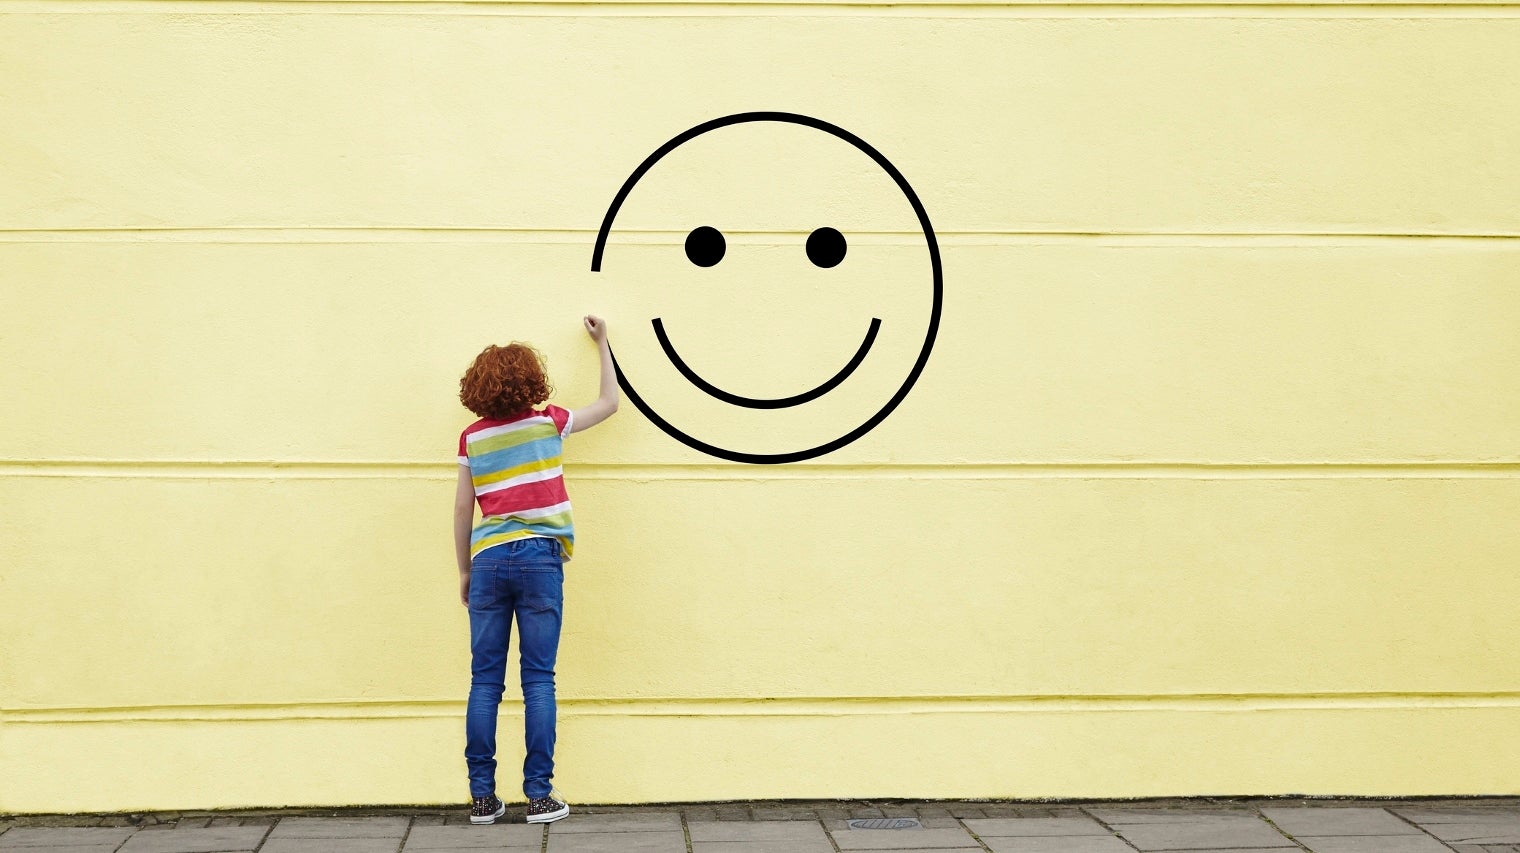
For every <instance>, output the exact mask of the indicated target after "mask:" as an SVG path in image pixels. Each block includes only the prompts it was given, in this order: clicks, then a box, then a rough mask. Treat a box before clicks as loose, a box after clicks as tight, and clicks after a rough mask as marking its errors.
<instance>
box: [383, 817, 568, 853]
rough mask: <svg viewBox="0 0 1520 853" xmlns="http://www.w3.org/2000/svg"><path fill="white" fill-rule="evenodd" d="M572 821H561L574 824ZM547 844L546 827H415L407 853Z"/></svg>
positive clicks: (511, 824) (502, 825)
mask: <svg viewBox="0 0 1520 853" xmlns="http://www.w3.org/2000/svg"><path fill="white" fill-rule="evenodd" d="M575 819H576V818H575V817H574V816H573V815H572V816H571V817H568V818H565V820H563V821H560V823H564V822H566V821H570V820H575ZM543 843H544V827H543V825H542V824H536V823H492V824H487V825H485V826H413V827H412V834H411V835H408V836H407V837H406V847H405V848H403V849H404V850H405V851H406V853H412V851H419V850H427V851H434V850H441V849H444V848H474V849H479V848H481V847H497V848H501V847H522V848H529V849H533V850H538V849H539V848H541V847H542V846H543Z"/></svg>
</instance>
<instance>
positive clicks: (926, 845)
mask: <svg viewBox="0 0 1520 853" xmlns="http://www.w3.org/2000/svg"><path fill="white" fill-rule="evenodd" d="M834 843H835V844H837V845H839V849H840V850H920V849H922V850H931V849H933V850H943V849H945V848H948V847H975V846H977V844H976V839H974V838H972V837H971V835H970V834H969V833H967V832H966V831H965V830H964V829H847V830H845V831H843V832H836V833H834Z"/></svg>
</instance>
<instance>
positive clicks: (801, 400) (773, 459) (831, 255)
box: [591, 112, 944, 464]
mask: <svg viewBox="0 0 1520 853" xmlns="http://www.w3.org/2000/svg"><path fill="white" fill-rule="evenodd" d="M735 126H749V127H765V126H769V127H772V128H775V127H787V126H790V127H800V128H807V129H810V130H811V131H819V132H822V133H824V134H828V136H829V137H832V138H833V139H836V140H842V141H843V142H845V143H848V145H849V146H851V147H852V149H853V151H849V152H847V153H848V155H849V156H850V157H852V158H855V157H858V156H859V154H864V155H865V156H866V157H868V158H870V161H871V162H872V163H874V168H872V167H866V169H865V171H867V172H871V173H874V174H876V175H877V176H878V178H879V176H880V172H885V173H886V175H887V176H888V177H890V178H891V180H892V183H893V184H894V185H895V192H894V191H893V190H892V189H891V188H888V189H887V190H886V192H887V193H888V194H889V195H890V198H889V197H888V196H882V195H877V196H871V198H876V199H880V200H881V201H880V202H879V206H882V207H889V206H894V205H895V206H897V207H901V202H902V201H904V200H905V201H906V202H907V204H908V205H909V206H910V208H911V215H908V213H907V211H904V212H903V213H904V216H903V217H902V220H903V221H904V222H905V223H913V224H915V225H916V227H915V228H912V230H913V231H914V232H921V235H922V239H923V243H922V244H917V243H916V240H915V245H922V246H924V247H926V248H927V261H928V264H927V270H925V269H924V268H923V256H922V252H921V250H914V257H915V259H914V260H913V261H912V262H911V263H908V264H901V263H897V264H889V265H885V266H884V265H883V263H881V262H878V265H877V267H876V268H875V269H876V270H877V271H876V272H873V273H872V275H873V278H872V279H871V280H872V281H873V282H874V281H876V280H877V279H880V278H886V277H894V278H900V277H903V276H904V275H906V276H907V277H908V278H909V279H911V280H914V281H917V282H918V283H919V284H918V285H916V287H919V288H922V287H924V286H927V288H928V289H929V291H930V293H929V303H928V306H927V307H928V321H927V325H926V326H919V325H918V324H917V323H912V324H909V323H902V322H895V323H894V322H890V321H883V319H882V318H881V317H878V316H869V317H868V318H865V317H862V319H868V322H864V323H863V324H862V326H861V327H859V328H862V331H861V332H860V334H861V335H862V337H861V339H860V341H859V343H858V344H855V345H854V346H855V349H854V353H853V355H851V356H850V357H849V358H848V359H847V360H846V361H844V363H843V364H840V365H839V366H838V367H834V366H832V365H830V366H828V367H826V368H825V369H824V370H823V371H820V375H827V378H826V379H824V380H823V381H821V382H818V383H817V384H815V385H813V387H811V388H808V389H807V390H803V391H799V392H796V393H790V394H785V395H781V396H760V395H745V394H740V393H736V392H734V391H732V390H728V389H726V388H724V387H722V383H719V382H714V381H711V380H710V379H709V378H706V377H704V376H703V373H702V371H700V370H698V369H696V368H694V367H693V366H692V365H691V364H690V363H688V361H687V360H686V359H685V358H683V357H682V355H681V354H680V347H679V346H678V343H677V340H674V339H673V336H672V334H671V333H670V332H669V331H667V329H666V327H665V323H664V321H663V319H662V317H660V316H655V317H652V318H650V326H651V330H652V333H653V338H654V341H655V342H657V343H658V345H659V349H660V350H661V351H662V352H663V354H664V357H665V358H666V359H668V361H669V363H670V365H671V366H673V367H674V369H675V370H676V371H677V372H678V373H679V375H680V377H682V378H684V380H685V381H686V382H687V383H689V385H690V386H692V387H694V388H696V389H698V390H700V391H702V392H703V393H705V394H706V395H707V396H708V397H711V398H713V399H714V400H717V401H719V402H721V403H722V404H725V405H726V406H727V407H732V409H733V410H734V411H736V412H743V411H757V412H758V411H775V410H782V409H791V408H793V407H800V406H804V404H809V403H814V401H819V400H820V399H824V400H827V399H829V398H831V397H839V396H840V395H841V393H843V391H842V389H841V386H844V389H848V385H849V380H850V379H851V378H852V376H853V377H856V378H857V379H859V378H860V377H861V376H862V375H863V374H867V373H870V372H871V371H870V370H866V371H862V373H861V374H857V370H858V369H860V368H861V366H862V365H863V364H865V365H869V364H870V363H871V361H872V360H873V357H874V358H875V359H876V360H877V361H882V362H883V363H884V366H883V367H881V368H880V369H878V370H877V371H876V374H875V375H874V376H872V377H869V378H867V379H865V380H861V381H862V382H864V383H866V384H867V385H868V386H869V387H863V388H862V389H860V391H859V393H856V394H855V395H854V397H853V398H852V400H853V403H852V405H854V406H855V408H856V409H859V411H858V412H857V414H856V415H855V416H854V417H856V418H858V417H859V416H860V414H863V413H868V414H866V416H865V418H864V420H863V421H858V422H854V425H853V426H850V427H848V428H843V427H837V426H836V427H834V430H835V432H836V433H839V434H836V435H835V437H833V438H830V439H828V440H825V441H822V442H821V443H817V444H814V446H811V447H805V448H801V449H788V450H784V451H782V452H771V453H757V452H748V451H743V450H738V449H734V448H733V447H727V446H720V445H719V444H715V443H712V442H710V441H705V440H703V439H700V438H697V437H695V436H694V435H692V434H690V432H689V430H690V429H692V428H691V427H688V428H687V429H682V428H680V427H677V426H676V425H675V424H673V423H672V422H671V420H670V419H669V418H667V417H664V416H662V415H661V414H660V412H658V411H656V409H655V407H654V406H653V405H651V403H650V402H649V401H648V400H646V398H645V395H642V394H640V393H639V390H638V389H637V388H636V387H635V386H634V384H633V382H632V381H631V380H630V378H629V375H628V373H627V372H625V370H624V366H623V364H622V363H621V362H619V360H618V358H617V355H616V353H614V354H613V359H612V362H613V369H614V370H615V371H616V374H617V380H618V385H619V386H620V387H621V388H622V389H623V392H624V393H625V394H627V395H628V399H629V400H631V401H632V402H633V404H634V406H636V407H637V408H638V409H639V411H641V412H643V414H644V416H645V417H646V418H648V419H649V420H650V421H651V422H652V423H654V424H655V425H656V426H658V427H659V428H660V429H661V430H662V431H664V432H665V433H666V434H667V435H669V436H670V437H672V438H674V439H676V440H677V441H679V442H681V443H682V444H685V445H686V446H688V447H690V448H692V449H694V450H698V451H700V452H702V453H706V454H708V455H711V456H715V457H718V458H720V459H727V460H730V461H734V462H745V463H751V464H780V463H787V462H799V461H802V460H806V459H812V458H815V457H818V456H822V455H824V454H826V453H830V452H832V451H834V450H837V449H839V448H841V447H844V446H845V445H847V444H850V443H851V442H853V441H855V440H856V439H858V438H860V437H861V436H863V435H865V434H866V433H867V432H870V431H871V430H872V429H874V428H875V427H876V426H877V425H878V424H880V423H881V422H882V421H884V420H885V419H886V418H887V416H888V415H890V414H891V413H892V411H893V410H894V409H896V408H897V407H898V405H899V404H901V403H902V402H903V400H904V399H905V398H906V397H907V396H908V392H909V391H910V390H912V388H913V384H914V383H915V382H916V381H917V380H918V377H919V374H920V373H922V372H923V369H924V366H925V364H927V363H928V360H929V353H930V351H931V350H932V349H933V347H934V339H935V336H936V334H937V332H938V330H939V320H940V310H941V304H942V301H943V287H944V285H943V272H942V269H941V262H940V253H939V244H938V242H937V241H936V240H935V236H934V229H933V227H932V226H931V225H930V223H929V216H928V214H927V213H926V212H925V210H924V206H923V203H922V202H921V201H920V200H919V198H918V194H917V193H915V192H914V191H913V188H912V187H911V186H909V184H908V181H907V179H906V178H904V177H903V175H902V173H901V172H899V171H898V170H897V168H896V167H895V166H893V165H892V163H891V162H890V161H888V160H887V158H886V157H885V156H883V155H882V154H881V152H879V151H877V150H876V149H875V148H873V147H872V146H871V145H869V144H868V143H866V142H865V141H864V140H862V139H861V138H860V137H858V136H856V135H854V134H853V133H850V132H849V131H847V130H845V129H843V128H841V127H838V126H836V125H834V124H830V123H829V122H826V121H823V120H821V119H817V118H813V117H811V116H807V115H801V114H797V113H786V112H746V113H736V114H734V115H728V116H724V117H722V118H717V119H713V120H711V121H707V122H704V123H702V124H699V125H697V126H695V127H692V128H690V129H688V130H685V131H683V132H681V133H680V134H677V135H676V136H675V137H674V138H672V139H671V140H670V141H668V142H666V143H665V144H664V145H661V146H660V147H659V149H657V150H656V151H655V152H654V153H653V154H651V155H649V157H647V158H646V159H645V160H644V162H642V163H640V164H639V166H638V168H636V169H634V170H633V173H632V174H630V175H629V176H628V178H627V180H625V181H624V182H623V185H622V187H621V188H620V189H619V190H618V192H617V195H616V196H614V197H613V200H612V203H611V205H610V206H609V207H608V208H607V214H606V216H605V217H604V218H603V220H602V225H601V228H600V230H599V231H598V232H597V237H596V244H595V248H594V249H593V251H592V255H591V271H592V272H601V271H602V266H603V259H604V254H605V253H606V250H607V246H608V240H609V236H610V235H611V234H612V231H613V225H614V223H615V222H616V220H617V217H618V213H619V211H620V210H622V209H623V207H624V202H625V201H627V200H628V197H629V194H630V193H631V192H632V191H633V190H634V188H635V187H636V186H637V185H638V184H639V183H640V180H641V179H642V178H644V177H645V175H646V173H648V172H649V171H650V169H651V168H653V167H654V166H655V165H656V164H658V163H660V162H661V161H662V160H665V158H666V157H667V156H668V155H670V154H672V153H673V152H675V151H676V150H677V149H678V148H681V146H683V145H685V144H686V143H688V142H691V141H693V140H696V139H698V138H699V137H704V135H706V134H710V133H712V132H713V131H716V130H719V129H722V128H730V127H735ZM808 136H809V137H810V138H811V137H812V136H813V134H808ZM708 139H709V140H710V139H711V137H708ZM757 168H763V164H760V166H758V167H757ZM877 169H879V172H878V171H877ZM714 171H717V170H714ZM782 183H784V182H782ZM816 183H826V181H818V182H816ZM875 183H877V184H883V185H884V182H881V181H879V180H878V181H875ZM899 194H900V195H899ZM891 199H897V201H895V202H893V201H891ZM914 220H916V222H914ZM688 224H693V223H683V227H682V229H681V230H686V227H685V226H686V225H688ZM905 230H906V229H905ZM917 236H918V234H917V233H915V234H914V237H915V238H916V237H917ZM852 242H854V241H852V238H851V236H850V235H847V234H846V233H843V232H841V231H840V230H839V229H836V228H834V227H832V226H831V225H828V224H821V223H819V224H818V227H814V228H812V229H811V230H810V231H809V232H808V233H807V237H806V239H805V242H804V244H803V245H801V246H796V247H790V246H789V247H786V248H787V249H788V252H794V251H795V252H797V253H798V254H805V257H806V261H807V263H808V264H809V265H810V267H811V269H812V270H813V273H814V274H816V275H818V276H820V278H819V281H821V282H822V283H821V284H818V285H815V287H818V288H828V287H830V285H829V281H830V280H829V279H828V278H827V275H828V274H830V273H835V274H836V275H837V273H836V271H837V270H839V268H840V267H841V266H846V265H848V264H849V261H851V260H855V258H856V257H859V256H860V255H861V254H862V253H865V254H867V255H869V253H870V250H871V249H873V248H877V247H876V246H873V245H871V244H870V243H869V242H861V243H860V244H858V245H853V246H852V245H851V243H852ZM683 248H684V250H685V256H686V260H687V261H688V262H689V265H690V267H688V269H691V268H695V270H696V271H697V272H699V273H701V274H704V275H705V274H708V273H709V272H711V271H714V270H719V271H721V266H732V265H733V264H735V263H738V262H739V261H738V260H737V256H740V255H742V254H744V252H745V250H747V249H749V248H750V247H747V246H743V245H738V246H734V247H730V246H729V245H728V241H727V240H726V239H725V236H724V233H723V231H722V230H720V229H719V228H717V227H714V226H713V225H711V224H698V225H697V227H694V228H691V229H690V231H689V233H687V235H686V238H685V243H684V247H683ZM852 250H853V251H852ZM750 254H751V255H754V254H756V253H755V252H751V253H750ZM788 257H789V258H791V257H794V255H792V254H788ZM725 260H730V261H731V263H730V264H729V265H722V262H723V261H725ZM903 266H908V267H911V269H908V270H902V269H901V267H903ZM662 278H663V276H662ZM762 280H764V281H765V282H766V283H767V284H769V279H766V278H765V277H764V276H762ZM841 280H842V279H838V278H836V279H834V281H841ZM780 283H782V284H785V283H786V282H780ZM833 289H834V290H837V289H838V288H837V287H834V288H833ZM855 290H857V291H865V292H866V298H869V297H870V296H871V294H870V291H871V290H872V288H870V287H857V288H855ZM819 292H825V291H819ZM920 292H921V291H920ZM815 296H816V294H815ZM865 310H866V312H867V313H871V314H874V313H876V312H874V311H873V310H872V309H871V308H869V307H867V308H866V309H865ZM851 322H853V321H851ZM910 325H911V326H912V328H911V329H910V328H909V326H910ZM686 328H687V329H688V331H687V333H686V334H687V335H688V343H689V342H690V340H689V337H690V335H691V334H692V332H691V331H690V327H689V326H688V327H686ZM920 329H922V334H921V340H920V338H919V330H920ZM734 331H738V330H737V329H735V330H734ZM894 333H895V334H894ZM908 336H911V337H908ZM830 337H833V336H832V335H830ZM879 338H881V339H883V340H894V341H896V342H897V346H896V349H895V350H893V351H894V352H896V353H898V355H897V356H895V358H896V361H893V360H892V359H893V358H894V356H892V355H891V354H890V353H888V352H887V351H883V350H882V349H881V348H880V347H877V348H876V349H875V350H874V351H873V347H876V345H877V343H878V339H879ZM830 345H833V344H832V342H831V344H830ZM756 346H757V347H763V346H765V341H756ZM831 352H833V350H831ZM754 357H755V358H762V357H764V353H760V352H757V353H755V354H754ZM909 359H911V360H912V364H911V366H910V367H909V368H908V370H907V374H906V376H902V374H901V373H900V372H899V373H897V375H898V376H902V378H901V382H900V384H897V385H896V387H895V389H894V390H892V391H891V392H890V396H889V397H888V398H887V399H885V401H882V399H881V397H880V396H877V397H876V402H874V403H873V402H869V397H870V396H873V395H875V394H882V393H883V389H884V388H885V387H888V386H890V385H891V383H893V382H896V381H897V380H895V379H891V378H890V375H889V374H888V373H885V372H884V371H893V370H896V371H900V370H901V364H903V363H906V361H907V360H909ZM835 364H838V362H837V361H836V362H835ZM893 365H896V366H895V367H894V366H893ZM688 393H689V392H688ZM862 401H864V402H863V403H862ZM878 404H879V405H878ZM815 405H818V404H815ZM862 406H863V408H862ZM873 409H874V410H873ZM744 417H756V415H745V416H744ZM850 420H851V421H852V422H853V419H850ZM840 430H842V433H840V432H839V431H840ZM816 440H817V438H816V437H814V438H810V439H808V440H807V441H806V442H803V443H812V442H813V441H816Z"/></svg>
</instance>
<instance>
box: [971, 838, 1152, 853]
mask: <svg viewBox="0 0 1520 853" xmlns="http://www.w3.org/2000/svg"><path fill="white" fill-rule="evenodd" d="M982 842H983V843H984V844H986V845H987V847H988V848H989V849H991V850H992V853H1134V851H1135V849H1134V848H1133V847H1131V846H1129V845H1128V844H1125V843H1124V842H1123V841H1122V840H1120V839H1119V838H1118V837H1117V836H1114V835H1047V836H1044V837H1039V836H1035V837H1029V836H1026V837H1023V838H1016V837H1006V838H983V839H982Z"/></svg>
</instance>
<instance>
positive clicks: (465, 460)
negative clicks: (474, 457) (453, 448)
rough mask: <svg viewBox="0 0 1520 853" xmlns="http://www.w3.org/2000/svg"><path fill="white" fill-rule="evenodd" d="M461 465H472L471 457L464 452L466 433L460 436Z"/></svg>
mask: <svg viewBox="0 0 1520 853" xmlns="http://www.w3.org/2000/svg"><path fill="white" fill-rule="evenodd" d="M459 464H460V465H466V466H468V465H469V464H470V455H469V454H468V453H466V452H465V450H464V433H460V434H459Z"/></svg>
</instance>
